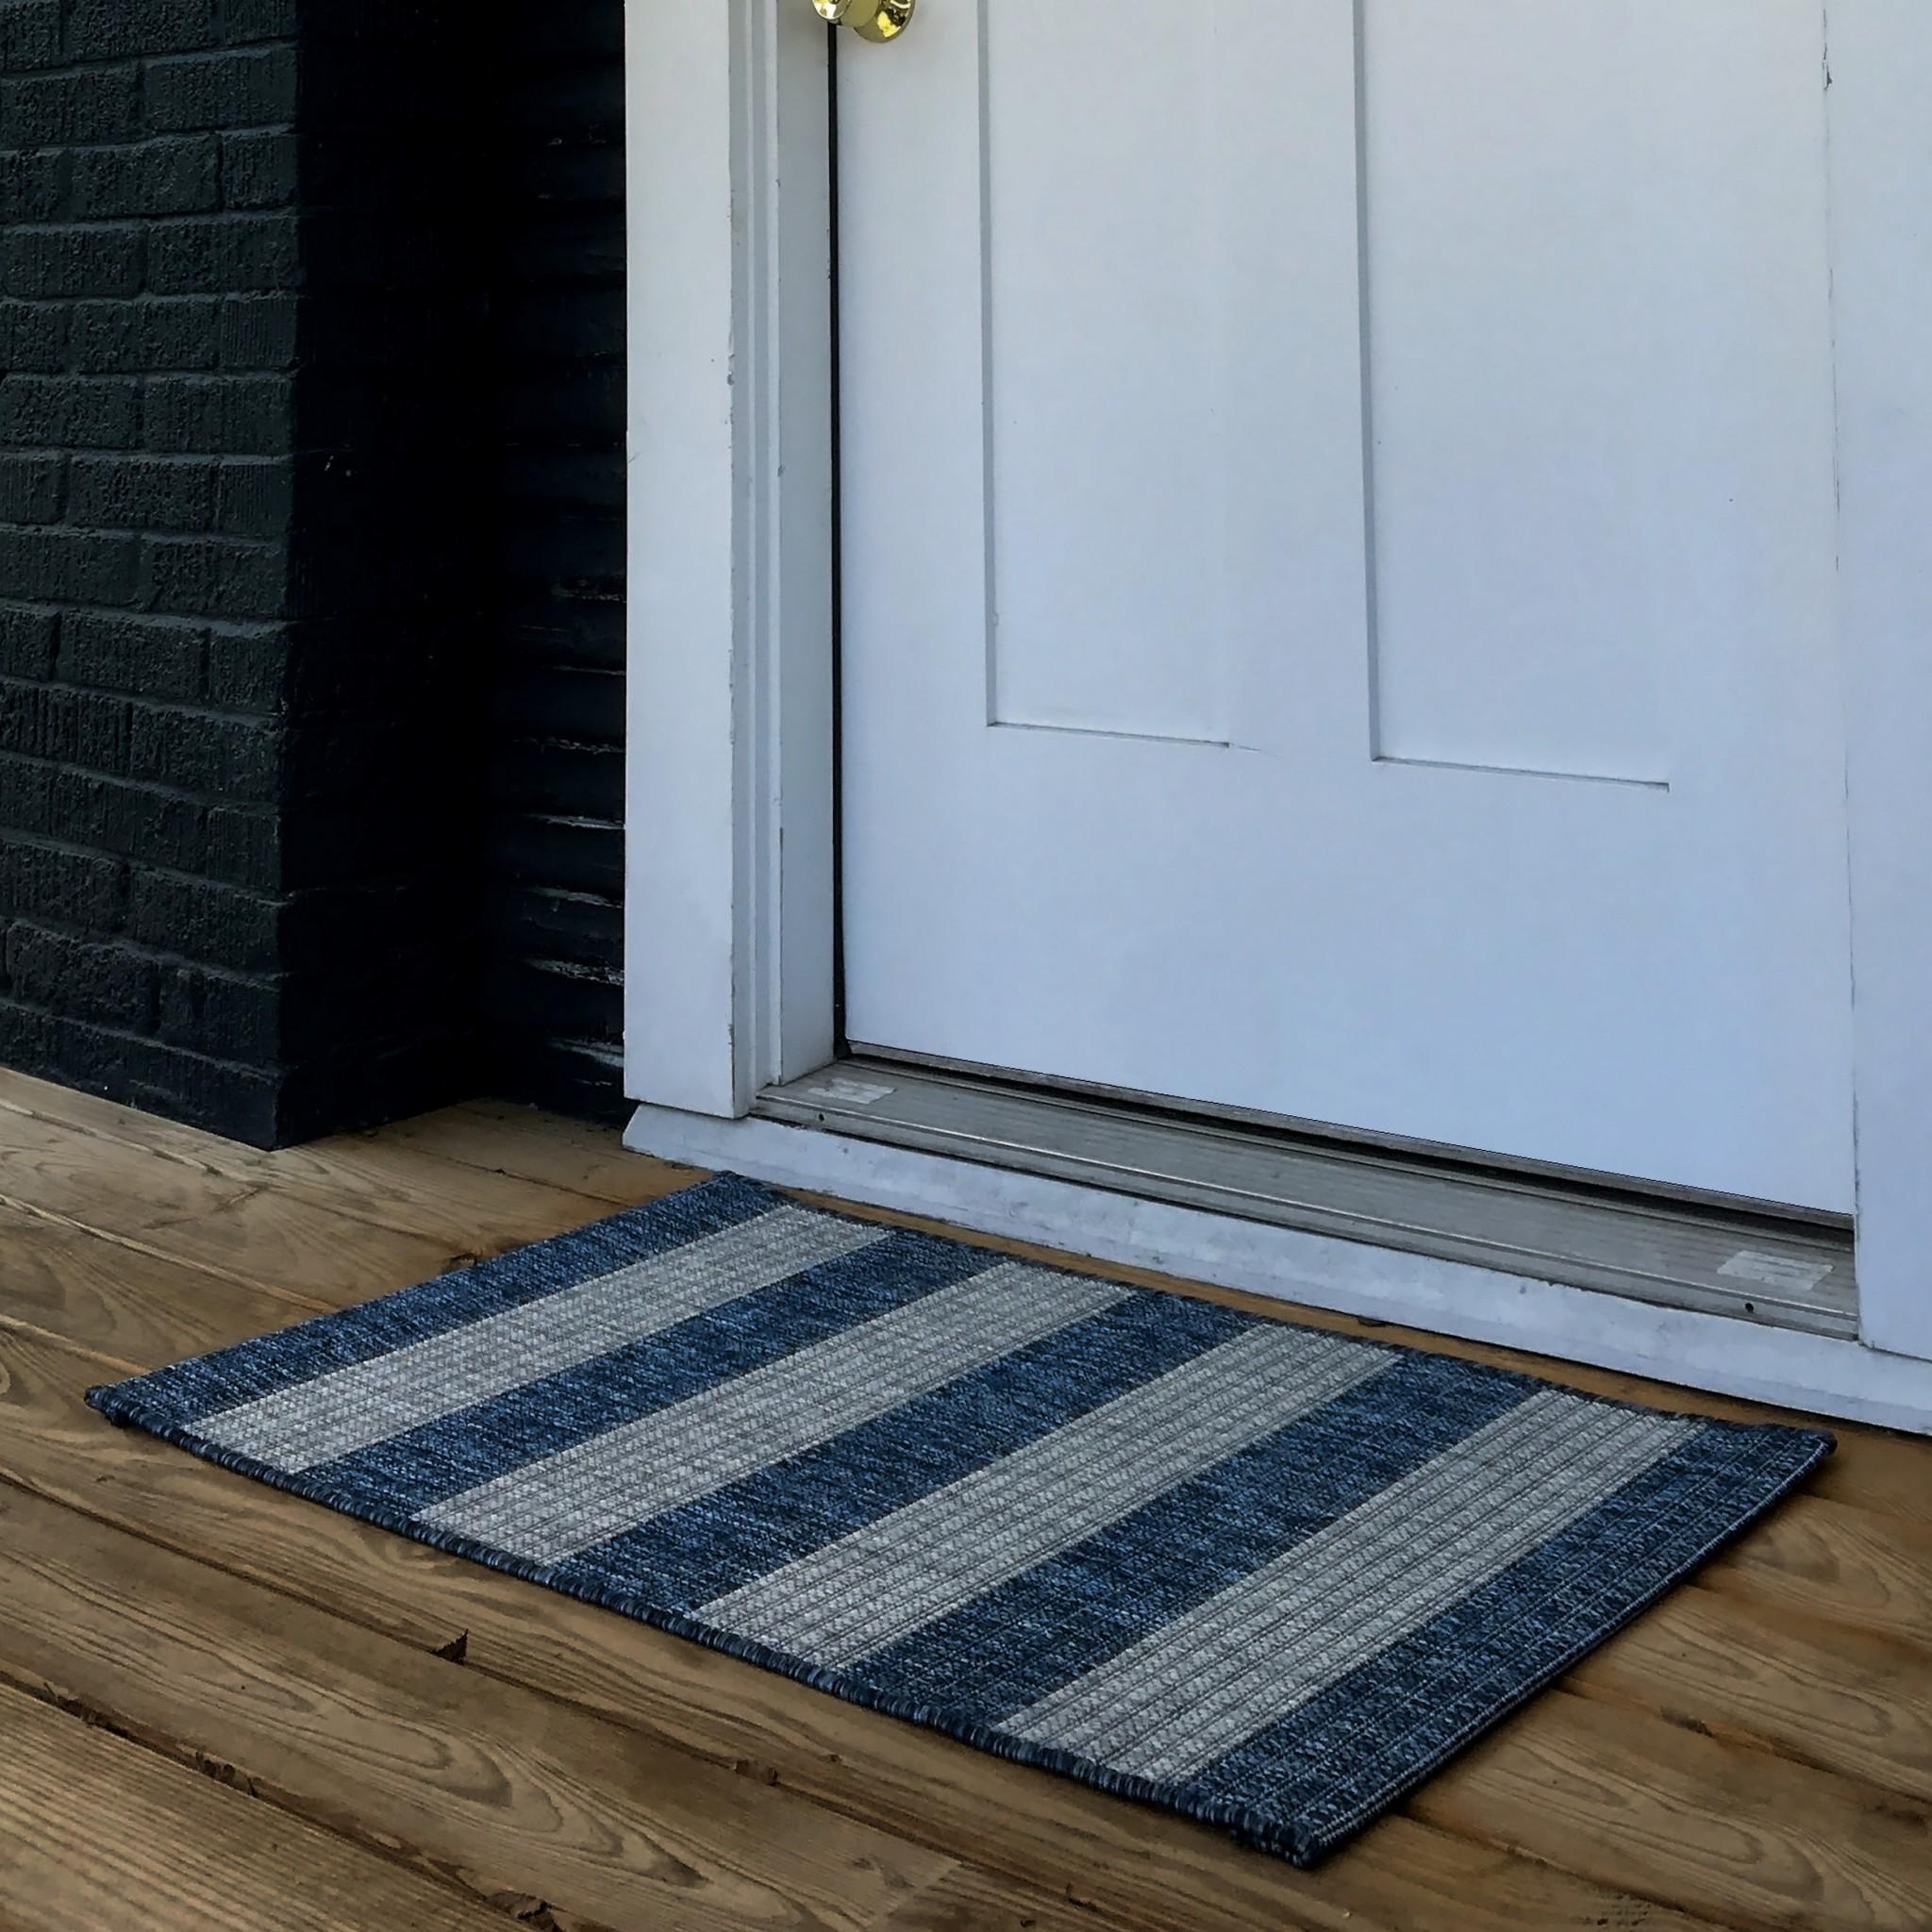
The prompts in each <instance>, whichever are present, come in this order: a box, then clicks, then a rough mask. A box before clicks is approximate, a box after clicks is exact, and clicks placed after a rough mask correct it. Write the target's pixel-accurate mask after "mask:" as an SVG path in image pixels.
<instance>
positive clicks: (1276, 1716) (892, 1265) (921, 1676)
mask: <svg viewBox="0 0 1932 1932" xmlns="http://www.w3.org/2000/svg"><path fill="white" fill-rule="evenodd" d="M89 1399H90V1401H91V1402H92V1404H93V1406H94V1407H96V1408H98V1409H99V1410H101V1412H102V1413H103V1414H105V1415H107V1416H108V1417H110V1418H111V1419H112V1420H114V1421H116V1422H119V1423H125V1424H133V1425H135V1426H138V1427H141V1428H143V1429H147V1430H150V1431H152V1432H153V1433H154V1434H156V1435H158V1436H161V1437H164V1438H166V1439H167V1440H168V1441H171V1442H175V1443H178V1444H179V1445H180V1446H182V1447H183V1448H185V1449H189V1450H192V1452H193V1453H195V1454H196V1455H198V1456H204V1457H208V1458H209V1459H210V1460H212V1461H216V1462H220V1463H222V1464H225V1466H227V1467H229V1468H232V1469H238V1470H242V1471H244V1472H246V1473H247V1474H251V1475H254V1476H257V1477H259V1478H260V1479H261V1480H262V1481H264V1482H268V1483H273V1484H275V1485H276V1486H278V1487H280V1488H282V1489H286V1490H291V1491H295V1492H296V1493H297V1494H300V1495H303V1496H308V1497H311V1498H313V1499H315V1500H317V1501H319V1502H323V1503H326V1504H328V1505H330V1506H331V1507H335V1508H338V1509H341V1510H344V1511H346V1512H348V1513H349V1514H351V1515H353V1516H358V1517H360V1518H363V1519H364V1520H366V1521H368V1522H371V1523H375V1524H382V1525H384V1526H385V1527H387V1528H389V1529H391V1530H394V1531H397V1532H399V1533H401V1534H403V1535H406V1536H412V1537H416V1538H419V1539H421V1540H422V1541H425V1542H430V1543H434V1544H436V1545H438V1546H439V1547H441V1548H443V1549H448V1550H454V1551H458V1552H460V1553H461V1554H463V1555H465V1556H467V1557H474V1558H475V1559H476V1560H477V1561H479V1562H483V1563H488V1564H491V1565H493V1566H495V1567H496V1568H498V1569H501V1570H506V1571H508V1572H511V1573H513V1574H516V1575H519V1576H525V1577H529V1578H533V1579H535V1580H536V1581H538V1582H540V1583H544V1584H548V1585H550V1586H551V1587H553V1588H555V1589H558V1590H560V1591H569V1592H570V1593H571V1594H573V1595H575V1596H578V1597H582V1598H585V1599H588V1600H589V1601H591V1602H592V1603H596V1604H600V1605H604V1606H608V1607H609V1608H610V1609H612V1610H615V1611H620V1612H622V1613H624V1614H625V1615H628V1616H632V1617H637V1618H640V1619H641V1620H643V1621H645V1622H647V1623H650V1624H658V1625H659V1626H661V1627H663V1628H665V1629H668V1630H672V1631H675V1632H678V1633H680V1634H682V1635H684V1636H687V1637H691V1638H693V1639H696V1640H697V1641H702V1642H705V1643H709V1644H713V1645H715V1646H717V1647H718V1648H720V1649H723V1650H726V1651H730V1652H732V1653H734V1654H735V1655H737V1656H740V1657H750V1658H752V1659H755V1660H756V1661H757V1662H758V1663H761V1664H764V1665H766V1666H768V1667H770V1668H772V1669H774V1670H778V1671H783V1672H786V1673H788V1674H791V1675H792V1676H794V1677H798V1678H802V1679H804V1680H805V1681H806V1682H808V1683H810V1684H813V1685H816V1686H818V1687H820V1688H821V1689H823V1690H825V1691H833V1692H836V1693H837V1694H839V1695H840V1696H842V1697H847V1698H850V1699H852V1700H853V1701H854V1702H856V1703H858V1704H861V1705H865V1706H868V1707H872V1708H874V1709H876V1710H881V1711H886V1712H889V1713H891V1714H893V1715H895V1716H898V1717H901V1718H907V1719H909V1720H911V1721H912V1722H914V1723H917V1724H927V1725H931V1726H933V1727H934V1728H936V1729H939V1730H942V1731H945V1732H948V1733H950V1734H951V1735H952V1736H954V1737H957V1738H961V1739H964V1740H966V1741H968V1742H969V1743H972V1744H975V1745H978V1746H980V1747H981V1748H983V1749H985V1750H988V1751H992V1752H997V1753H999V1754H1000V1755H1002V1756H1004V1757H1014V1758H1020V1759H1023V1760H1024V1761H1026V1762H1028V1763H1032V1764H1039V1765H1043V1766H1046V1767H1049V1768H1051V1769H1053V1770H1056V1771H1059V1772H1063V1773H1066V1774H1070V1775H1073V1776H1075V1777H1079V1778H1083V1779H1086V1780H1087V1781H1089V1782H1090V1783H1092V1784H1095V1785H1098V1786H1101V1787H1103V1788H1104V1789H1106V1790H1111V1791H1116V1792H1120V1793H1123V1794H1125V1795H1127V1796H1130V1797H1133V1798H1138V1799H1141V1800H1145V1801H1148V1802H1151V1803H1155V1804H1158V1805H1164V1806H1167V1807H1172V1808H1173V1809H1174V1810H1176V1811H1180V1812H1184V1813H1186V1814H1188V1815H1189V1816H1191V1817H1195V1818H1200V1819H1204V1820H1208V1821H1211V1822H1213V1823H1216V1824H1220V1825H1222V1826H1224V1827H1225V1828H1226V1829H1228V1830H1229V1831H1231V1832H1232V1833H1234V1834H1235V1835H1236V1836H1237V1837H1239V1838H1241V1839H1242V1840H1246V1841H1248V1842H1250V1843H1253V1844H1257V1845H1260V1846H1264V1847H1267V1848H1269V1849H1271V1850H1274V1851H1277V1852H1281V1853H1284V1854H1286V1855H1287V1856H1288V1857H1291V1858H1292V1859H1294V1860H1295V1861H1296V1862H1297V1863H1299V1864H1307V1863H1312V1862H1313V1861H1314V1860H1315V1859H1317V1858H1319V1857H1322V1856H1324V1854H1325V1853H1327V1852H1329V1851H1330V1850H1332V1849H1333V1848H1334V1847H1335V1846H1337V1845H1339V1844H1341V1842H1342V1841H1343V1840H1346V1839H1348V1838H1349V1837H1350V1836H1351V1835H1353V1834H1354V1833H1356V1832H1357V1831H1359V1830H1360V1829H1361V1828H1362V1827H1363V1826H1364V1825H1365V1824H1368V1823H1369V1822H1370V1821H1371V1820H1372V1819H1374V1817H1375V1816H1376V1815H1377V1814H1378V1813H1379V1812H1381V1811H1383V1810H1384V1809H1386V1808H1387V1807H1389V1806H1390V1805H1391V1804H1392V1803H1393V1802H1395V1800H1396V1799H1398V1798H1399V1797H1400V1796H1401V1795H1402V1794H1403V1792H1405V1791H1407V1790H1409V1789H1410V1788H1412V1787H1413V1786H1414V1785H1416V1784H1417V1783H1418V1782H1419V1781H1420V1780H1422V1779H1423V1778H1424V1777H1426V1776H1428V1774H1430V1773H1431V1772H1432V1771H1434V1770H1435V1769H1436V1768H1437V1767H1438V1766H1440V1765H1441V1764H1442V1763H1443V1762H1444V1761H1445V1760H1446V1759H1447V1758H1449V1757H1451V1756H1453V1755H1454V1754H1455V1753H1456V1752H1457V1751H1458V1750H1460V1749H1461V1748H1462V1747H1463V1746H1465V1745H1466V1744H1468V1743H1469V1742H1470V1741H1471V1740H1473V1739H1474V1738H1475V1737H1476V1736H1478V1735H1479V1734H1480V1733H1481V1732H1483V1731H1484V1730H1486V1729H1487V1728H1488V1727H1489V1726H1491V1725H1492V1724H1495V1723H1496V1722H1497V1721H1498V1720H1499V1719H1500V1718H1502V1717H1503V1716H1505V1715H1506V1714H1507V1712H1509V1711H1510V1710H1512V1709H1513V1708H1514V1707H1517V1706H1518V1705H1520V1704H1522V1703H1523V1702H1524V1699H1525V1698H1528V1697H1530V1696H1532V1695H1533V1694H1534V1693H1535V1692H1536V1691H1538V1690H1540V1689H1541V1688H1542V1687H1543V1686H1544V1685H1547V1684H1548V1683H1550V1682H1551V1681H1552V1680H1553V1679H1554V1678H1556V1677H1557V1676H1559V1675H1560V1674H1562V1673H1563V1672H1564V1671H1565V1670H1566V1669H1567V1668H1568V1667H1569V1666H1570V1665H1571V1664H1573V1663H1574V1662H1575V1661H1576V1660H1577V1659H1578V1658H1579V1657H1582V1656H1583V1655H1584V1654H1585V1653H1586V1652H1588V1651H1590V1650H1591V1649H1592V1648H1593V1647H1594V1646H1595V1645H1597V1644H1599V1643H1601V1642H1602V1641H1604V1640H1605V1639H1606V1638H1607V1637H1608V1636H1609V1635H1611V1633H1612V1632H1614V1631H1615V1630H1617V1629H1618V1628H1619V1627H1620V1626H1621V1625H1622V1624H1625V1623H1626V1622H1628V1621H1629V1620H1630V1619H1631V1618H1632V1617H1634V1616H1635V1615H1637V1614H1638V1612H1640V1611H1641V1610H1642V1609H1643V1608H1644V1607H1645V1606H1646V1605H1649V1604H1651V1603H1653V1602H1655V1601H1656V1599H1657V1597H1658V1596H1660V1595H1661V1594H1662V1593H1663V1592H1664V1591H1667V1590H1669V1589H1670V1588H1671V1587H1672V1586H1673V1585H1674V1583H1676V1582H1678V1581H1679V1580H1681V1579H1682V1578H1683V1577H1685V1576H1686V1575H1688V1574H1690V1573H1691V1571H1692V1570H1694V1569H1695V1568H1696V1567H1697V1565H1698V1564H1700V1563H1701V1562H1703V1561H1704V1560H1705V1559H1706V1558H1707V1557H1709V1556H1710V1555H1711V1554H1712V1552H1714V1551H1715V1550H1717V1549H1718V1548H1719V1547H1720V1546H1722V1545H1723V1544H1724V1543H1725V1542H1727V1541H1730V1540H1731V1539H1732V1538H1733V1537H1735V1536H1737V1535H1738V1534H1739V1532H1740V1530H1742V1529H1744V1528H1745V1527H1746V1526H1747V1525H1748V1524H1750V1523H1752V1522H1753V1521H1754V1520H1755V1519H1756V1518H1757V1516H1758V1515H1760V1514H1761V1513H1762V1512H1763V1511H1764V1510H1765V1509H1767V1508H1769V1507H1771V1506H1772V1505H1773V1504H1774V1503H1775V1502H1776V1501H1777V1499H1778V1498H1779V1497H1781V1496H1782V1495H1784V1494H1785V1493H1786V1492H1787V1491H1789V1490H1790V1489H1791V1488H1792V1486H1793V1485H1795V1484H1796V1483H1798V1482H1799V1481H1801V1480H1802V1479H1803V1478H1804V1476H1805V1475H1806V1474H1807V1472H1808V1471H1810V1470H1811V1469H1812V1468H1813V1467H1814V1466H1815V1465H1816V1464H1817V1463H1818V1462H1819V1461H1820V1460H1821V1459H1822V1458H1823V1457H1825V1456H1827V1455H1828V1454H1830V1452H1831V1448H1832V1439H1831V1438H1830V1437H1829V1436H1828V1435H1825V1434H1824V1433H1822V1432H1816V1431H1811V1430H1804V1429H1794V1428H1785V1427H1778V1426H1771V1425H1763V1426H1755V1425H1754V1426H1746V1425H1742V1424H1729V1423H1720V1422H1711V1421H1707V1420H1705V1419H1702V1418H1699V1417H1694V1416H1681V1415H1668V1414H1662V1413H1659V1412H1657V1411H1656V1410H1653V1409H1648V1408H1640V1407H1629V1406H1625V1405H1623V1404H1619V1403H1613V1402H1606V1401H1599V1400H1597V1399H1595V1398H1592V1397H1589V1396H1584V1395H1578V1394H1574V1393H1571V1392H1569V1391H1563V1390H1559V1389H1557V1388H1554V1387H1552V1386H1550V1385H1549V1384H1546V1383H1543V1382H1539V1381H1536V1380H1533V1379H1531V1378H1529V1377H1527V1376H1524V1375H1519V1374H1508V1373H1506V1372H1504V1371H1501V1370H1496V1369H1490V1368H1483V1367H1480V1366H1476V1365H1474V1364H1472V1363H1469V1362H1464V1361H1459V1360H1456V1359H1453V1358H1451V1357H1446V1356H1440V1355H1431V1354H1427V1353H1423V1352H1418V1351H1415V1350H1411V1349H1404V1348H1396V1347H1390V1346H1384V1345H1381V1344H1378V1343H1375V1342H1371V1341H1356V1340H1351V1339H1346V1338H1343V1337H1339V1336H1336V1335H1331V1334H1326V1333H1323V1332H1320V1331H1317V1330H1313V1329H1309V1328H1304V1327H1297V1326H1292V1325H1290V1324H1284V1323H1278V1322H1272V1321H1267V1320H1263V1319H1259V1318H1257V1317H1255V1316H1251V1315H1244V1314H1241V1313H1239V1312H1236V1311H1235V1310H1232V1309H1229V1308H1225V1307H1218V1306H1215V1305H1212V1304H1209V1303H1207V1302H1203V1301H1197V1300H1193V1299H1191V1298H1189V1297H1186V1296H1183V1295H1178V1294H1169V1293H1160V1292H1156V1291H1147V1290H1142V1289H1136V1288H1130V1287H1126V1286H1124V1285H1122V1284H1120V1283H1118V1282H1114V1281H1109V1280H1108V1279H1106V1278H1105V1277H1104V1276H1100V1275H1095V1274H1074V1273H1069V1272H1063V1271H1060V1270H1056V1269H1053V1268H1047V1267H1040V1266H1035V1265H1032V1264H1029V1263H1024V1262H1019V1261H1014V1260H1009V1259H1008V1258H1006V1257H1003V1256H1000V1255H997V1254H992V1253H989V1252H988V1251H986V1250H983V1249H979V1248H974V1247H971V1246H968V1245H966V1244H964V1243H962V1242H958V1241H945V1240H941V1239H939V1238H937V1237H934V1236H931V1235H926V1234H918V1233H910V1232H907V1231H904V1230H900V1229H893V1228H890V1227H885V1226H881V1225H879V1224H874V1223H871V1222H865V1221H860V1220H857V1219H851V1218H847V1217H844V1216H841V1215H837V1214H832V1213H827V1212H824V1211H823V1210H821V1209H818V1208H808V1207H803V1206H800V1205H798V1204H796V1203H794V1202H791V1201H789V1200H787V1199H785V1198H784V1197H782V1196H779V1195H777V1194H774V1193H773V1192H771V1191H768V1190H766V1189H764V1188H762V1187H759V1186H758V1185H756V1184H754V1183H752V1182H749V1181H746V1180H742V1179H740V1178H738V1177H736V1176H733V1175H724V1176H720V1177H718V1178H716V1179H712V1180H708V1181H706V1182H703V1183H701V1184H699V1185H697V1186H695V1187H692V1188H690V1189H688V1190H686V1191H684V1192H682V1193H679V1194H675V1195H673V1196H671V1197H669V1198H667V1199H665V1200H662V1201H658V1202H656V1203H653V1204H652V1205H650V1206H648V1207H645V1208H637V1209H634V1210H632V1211H629V1212H625V1213H622V1214H619V1215H616V1216H614V1217H613V1218H611V1219H609V1220H608V1221H604V1222H600V1223H598V1224H595V1225H593V1226H590V1227H586V1228H582V1229H579V1230H578V1231H576V1232H575V1233H572V1234H567V1235H562V1236H559V1237H558V1238H557V1239H555V1240H552V1241H541V1242H538V1243H536V1244H534V1245H532V1246H529V1247H526V1248H523V1249H520V1250H518V1251H516V1252H515V1253H512V1254H509V1255H506V1256H503V1257H498V1258H496V1259H492V1260H489V1261H485V1262H483V1263H481V1264H479V1265H478V1266H476V1267H474V1268H469V1269H465V1270H463V1271H461V1272H459V1273H457V1274H447V1275H443V1276H441V1277H440V1278H438V1279H437V1280H434V1281H428V1282H425V1283H423V1284H422V1285H421V1286H419V1287H416V1288H411V1289H407V1290H405V1291H402V1292H401V1293H397V1294H391V1295H388V1296H385V1297H384V1298H382V1299H380V1300H378V1301H374V1302H371V1303H369V1304H367V1305H366V1306H363V1307H355V1308H351V1309H348V1310H346V1311H345V1312H342V1313H340V1314H333V1315H327V1316H324V1317H322V1318H320V1319H318V1320H315V1321H311V1322H308V1323H305V1324H302V1325H300V1326H298V1327H294V1328H291V1329H287V1330H284V1331H282V1332H281V1333H278V1334H275V1335H268V1336H263V1337H261V1338H260V1339H258V1340H256V1341H245V1342H242V1343H241V1344H240V1345H239V1346H236V1347H234V1348H228V1349H224V1350H222V1351H221V1352H220V1353H218V1354H214V1355H209V1356H204V1357H198V1358H196V1359H194V1360H192V1361H186V1362H182V1363H179V1364H177V1365H176V1366H175V1367H172V1368H167V1369H162V1370H159V1371H158V1372H157V1373H155V1374H149V1375H143V1376H141V1377H139V1378H137V1379H136V1380H133V1381H128V1382H123V1383H120V1384H117V1385H114V1386H112V1387H108V1388H102V1389H96V1390H93V1391H91V1394H90V1397H89Z"/></svg>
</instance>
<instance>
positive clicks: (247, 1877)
mask: <svg viewBox="0 0 1932 1932" xmlns="http://www.w3.org/2000/svg"><path fill="white" fill-rule="evenodd" d="M0 1738H5V1740H6V1748H5V1749H4V1750H0V1925H7V1926H9V1927H10V1926H20V1927H23V1928H25V1927H29V1926H30V1927H33V1928H35V1932H50V1928H54V1927H61V1928H66V1927H73V1928H74V1932H271V1928H273V1932H375V1928H378V1927H387V1926H398V1927H400V1926H408V1928H409V1932H505V1927H506V1925H507V1924H508V1921H506V1920H505V1918H504V1917H503V1915H502V1914H501V1913H499V1912H494V1911H491V1910H488V1909H486V1908H485V1907H482V1906H479V1905H477V1904H475V1902H474V1901H472V1900H469V1899H466V1898H464V1897H463V1896H462V1895H461V1894H460V1893H458V1892H457V1891H456V1890H452V1889H450V1888H448V1887H446V1886H443V1885H441V1884H439V1883H437V1882H435V1881H434V1880H431V1879H428V1878H425V1877H423V1876H421V1875H420V1874H416V1873H413V1872H408V1871H405V1870H403V1869H401V1868H399V1867H397V1866H395V1865H393V1864H391V1862H389V1861H388V1860H386V1859H383V1858H380V1857H375V1856H373V1855H372V1854H370V1853H367V1852H364V1851H362V1850H360V1849H359V1848H358V1847H357V1846H355V1845H352V1844H349V1843H347V1842H345V1841H344V1840H342V1839H341V1838H339V1837H338V1836H336V1835H335V1834H334V1833H333V1832H329V1831H325V1830H321V1829H319V1828H318V1827H316V1826H314V1825H311V1824H304V1823H303V1822H302V1821H301V1820H300V1819H296V1818H291V1817H288V1816H285V1815H283V1814H281V1813H278V1812H276V1811H275V1810H273V1809H271V1808H270V1807H267V1806H265V1805H261V1804H258V1803H257V1802H256V1801H255V1800H254V1799H252V1798H249V1797H247V1796H245V1795H243V1794H242V1792H240V1791H235V1790H229V1789H227V1788H226V1787H225V1786H223V1785H221V1784H218V1783H216V1782H215V1781H214V1780H213V1779H212V1778H209V1777H204V1776H201V1775H199V1774H196V1773H194V1772H192V1771H186V1770H183V1769H182V1768H181V1767H180V1766H179V1765H175V1764H170V1763H168V1762H166V1761H165V1760H164V1759H161V1758H159V1757H155V1756H154V1755H153V1754H152V1753H150V1752H147V1751H143V1750H142V1749H141V1748H140V1747H139V1746H138V1745H135V1744H132V1743H128V1742H126V1741H125V1740H122V1739H119V1738H112V1737H109V1736H108V1735H107V1734H106V1733H105V1732H102V1731H99V1730H93V1729H91V1728H89V1726H87V1725H86V1724H81V1723H80V1722H79V1721H78V1720H77V1719H75V1718H72V1717H68V1716H65V1715H63V1714H62V1713H61V1712H59V1711H57V1710H54V1709H52V1708H50V1707H48V1706H47V1705H45V1704H42V1703H37V1702H35V1701H34V1700H33V1699H31V1698H28V1697H25V1696H22V1695H21V1694H20V1693H18V1692H17V1691H9V1690H5V1689H0Z"/></svg>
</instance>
